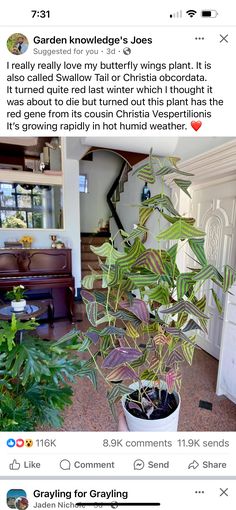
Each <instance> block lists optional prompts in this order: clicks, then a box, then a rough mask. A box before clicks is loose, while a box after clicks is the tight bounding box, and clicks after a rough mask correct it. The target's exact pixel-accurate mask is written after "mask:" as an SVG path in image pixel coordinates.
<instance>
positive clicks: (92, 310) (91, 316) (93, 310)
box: [85, 301, 98, 326]
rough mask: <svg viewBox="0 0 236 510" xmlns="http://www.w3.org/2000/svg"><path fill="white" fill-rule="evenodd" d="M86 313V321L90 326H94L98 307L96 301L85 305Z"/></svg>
mask: <svg viewBox="0 0 236 510" xmlns="http://www.w3.org/2000/svg"><path fill="white" fill-rule="evenodd" d="M85 306H86V313H87V317H88V320H89V322H90V324H92V326H96V323H97V313H98V305H97V303H96V301H93V302H90V301H89V302H87V303H86V305H85Z"/></svg>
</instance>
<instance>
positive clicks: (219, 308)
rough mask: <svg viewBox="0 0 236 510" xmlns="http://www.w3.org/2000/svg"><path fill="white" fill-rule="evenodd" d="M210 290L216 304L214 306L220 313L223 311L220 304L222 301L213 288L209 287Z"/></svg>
mask: <svg viewBox="0 0 236 510" xmlns="http://www.w3.org/2000/svg"><path fill="white" fill-rule="evenodd" d="M211 292H212V296H213V299H214V301H215V304H216V307H217V310H218V312H219V314H222V312H223V306H222V303H221V301H220V299H219V298H218V296H217V294H216V292H215V290H214V289H211Z"/></svg>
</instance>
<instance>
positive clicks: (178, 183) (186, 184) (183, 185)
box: [174, 179, 192, 198]
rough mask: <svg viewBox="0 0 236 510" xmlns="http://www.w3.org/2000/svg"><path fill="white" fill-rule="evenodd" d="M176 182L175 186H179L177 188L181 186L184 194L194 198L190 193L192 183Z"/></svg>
mask: <svg viewBox="0 0 236 510" xmlns="http://www.w3.org/2000/svg"><path fill="white" fill-rule="evenodd" d="M174 182H175V184H177V186H179V188H180V189H182V191H183V192H184V193H186V195H188V197H190V198H192V197H191V195H190V193H189V192H188V188H189V186H191V184H192V183H191V181H185V180H183V179H174Z"/></svg>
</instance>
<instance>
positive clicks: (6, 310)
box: [0, 300, 53, 327]
mask: <svg viewBox="0 0 236 510" xmlns="http://www.w3.org/2000/svg"><path fill="white" fill-rule="evenodd" d="M13 313H15V315H16V318H17V319H18V320H20V321H28V320H30V319H31V318H35V319H37V318H38V317H41V315H43V314H44V313H47V316H48V322H49V325H50V327H53V305H52V304H51V303H50V302H47V301H43V300H42V301H27V303H26V307H25V309H24V311H23V312H14V310H13V308H12V307H11V305H2V306H0V320H3V321H9V320H10V319H11V317H12V314H13Z"/></svg>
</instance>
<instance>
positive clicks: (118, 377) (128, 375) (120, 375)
mask: <svg viewBox="0 0 236 510" xmlns="http://www.w3.org/2000/svg"><path fill="white" fill-rule="evenodd" d="M124 379H131V380H132V381H133V380H135V381H137V379H138V376H137V374H136V372H135V371H134V370H133V369H132V368H130V367H127V366H121V367H116V368H115V369H114V370H112V372H110V373H109V375H108V376H107V380H108V381H123V380H124Z"/></svg>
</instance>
